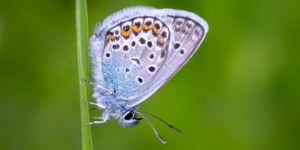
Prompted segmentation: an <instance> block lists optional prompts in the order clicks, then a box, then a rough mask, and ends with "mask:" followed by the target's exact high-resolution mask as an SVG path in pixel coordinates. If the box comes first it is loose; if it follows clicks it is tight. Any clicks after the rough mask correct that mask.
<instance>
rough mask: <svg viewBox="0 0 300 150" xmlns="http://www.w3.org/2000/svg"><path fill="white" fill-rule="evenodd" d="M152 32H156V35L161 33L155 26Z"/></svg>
mask: <svg viewBox="0 0 300 150" xmlns="http://www.w3.org/2000/svg"><path fill="white" fill-rule="evenodd" d="M152 30H153V32H154V33H155V34H158V33H159V31H158V30H157V29H156V27H155V26H153V28H152Z"/></svg>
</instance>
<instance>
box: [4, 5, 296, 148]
mask: <svg viewBox="0 0 300 150" xmlns="http://www.w3.org/2000/svg"><path fill="white" fill-rule="evenodd" d="M299 4H300V1H296V0H261V1H243V0H230V1H222V0H201V1H199V0H185V1H179V0H174V1H167V0H153V1H135V0H127V1H124V0H115V1H99V0H88V1H87V8H88V14H89V15H88V17H89V25H88V27H85V29H84V30H82V31H84V32H86V31H87V28H89V29H90V30H89V33H88V34H87V33H86V34H85V35H83V37H84V38H85V37H86V36H87V35H92V33H93V29H94V27H95V24H96V23H98V22H99V21H102V20H103V19H105V18H106V17H107V16H108V15H110V14H112V13H114V12H116V11H118V10H120V9H123V8H125V7H128V6H135V5H152V6H155V7H157V8H174V9H183V10H188V11H191V12H194V13H196V14H198V15H200V16H201V17H203V18H204V19H205V20H206V21H207V22H208V24H209V26H210V28H209V29H210V30H209V32H208V34H207V37H206V38H205V39H204V41H203V44H202V45H201V46H200V48H199V50H198V51H197V52H196V53H195V55H194V56H193V58H191V60H190V61H189V62H188V63H187V64H186V65H185V66H184V67H183V68H182V69H181V70H180V71H179V72H178V73H177V74H176V75H175V76H174V77H173V78H172V79H171V80H170V81H169V82H168V83H167V84H166V85H165V86H164V87H163V88H162V89H161V90H159V91H158V92H157V93H156V94H155V95H154V96H152V97H151V98H150V99H148V100H147V101H145V102H144V103H142V104H141V105H139V107H138V109H141V110H145V111H148V112H150V113H153V114H155V115H157V116H158V117H160V118H162V119H164V120H165V121H167V122H168V123H170V124H171V125H173V126H175V127H177V128H179V129H181V130H183V133H182V134H181V133H177V132H176V131H174V130H172V129H169V128H168V127H167V126H166V125H164V124H163V123H161V122H159V121H157V120H156V119H154V118H152V117H148V118H149V120H150V121H151V122H152V124H153V125H154V126H155V128H156V129H157V131H158V132H159V134H160V135H161V136H162V137H163V138H164V139H165V140H166V141H167V143H168V144H167V145H163V144H162V143H161V142H160V141H159V140H158V139H157V138H156V136H155V134H154V133H153V131H152V129H151V127H150V126H149V125H148V123H147V122H146V121H145V120H142V121H141V123H140V124H139V125H138V126H136V127H134V128H122V127H120V126H119V125H118V122H117V120H115V119H110V120H108V121H107V122H106V123H105V124H98V125H92V133H93V146H94V149H109V150H119V149H122V150H127V149H130V150H133V149H143V150H147V149H149V150H153V149H155V150H159V149H164V150H165V149H170V150H171V149H172V150H174V149H191V150H195V149H203V150H221V149H222V150H227V149H228V150H241V149H242V150H268V149H272V150H283V149H284V150H285V149H288V150H294V149H300V144H299V141H300V128H299V126H300V119H299V118H300V109H299V108H300V101H299V100H300V94H299V85H300V78H299V77H300V71H299V68H300V61H299V58H300V51H299V49H300V45H299V35H300V30H299V27H300V19H299V16H300V11H299ZM83 6H84V5H83ZM75 8H76V5H75V2H74V0H69V1H66V0H43V1H40V0H30V1H24V0H2V1H0V78H1V82H0V114H1V125H0V145H1V149H7V150H20V149H22V150H27V149H28V150H41V149H43V150H69V149H72V150H80V149H82V147H81V146H84V145H82V139H81V125H82V124H83V122H82V123H81V122H80V119H81V118H80V116H81V114H80V105H84V106H85V107H82V108H84V109H85V110H83V109H82V108H81V109H82V111H84V112H86V113H87V111H88V109H87V105H86V104H83V103H82V102H81V101H80V99H79V97H80V94H81V93H82V91H80V89H79V88H78V81H79V78H80V77H81V75H80V76H78V67H77V65H78V62H77V59H76V58H77V53H76V46H77V45H76V15H75ZM83 12H85V11H83ZM80 37H81V36H80ZM84 42H87V41H84ZM82 47H84V48H85V50H83V53H85V55H82V58H83V59H82V60H83V66H85V67H83V68H84V69H85V70H84V71H83V72H82V73H83V78H86V79H89V77H88V76H87V75H88V68H87V67H86V66H87V64H84V63H87V61H88V60H87V56H86V55H87V53H86V50H87V49H86V48H87V47H88V44H87V43H86V45H83V46H82ZM80 83H81V84H83V85H85V86H86V87H85V88H84V89H86V88H87V86H88V84H87V83H84V82H81V81H80ZM90 90H91V88H90ZM82 95H84V97H81V99H87V98H89V96H90V95H92V93H91V92H89V93H87V92H85V94H83V93H82V94H81V96H82ZM88 100H89V101H94V99H88ZM90 113H91V116H97V117H98V116H101V113H102V111H101V110H94V111H91V112H90ZM85 119H89V117H88V116H86V118H85ZM82 121H84V120H82ZM86 121H88V120H86ZM86 128H88V126H87V127H86ZM86 133H87V132H86Z"/></svg>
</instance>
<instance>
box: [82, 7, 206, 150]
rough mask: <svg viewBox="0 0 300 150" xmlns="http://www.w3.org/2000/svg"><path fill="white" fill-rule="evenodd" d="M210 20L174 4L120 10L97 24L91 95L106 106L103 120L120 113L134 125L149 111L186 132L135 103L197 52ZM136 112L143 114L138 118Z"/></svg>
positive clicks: (92, 44)
mask: <svg viewBox="0 0 300 150" xmlns="http://www.w3.org/2000/svg"><path fill="white" fill-rule="evenodd" d="M207 32H208V24H207V23H206V21H205V20H204V19H202V18H201V17H199V16H198V15H196V14H194V13H191V12H187V11H183V10H174V9H155V8H154V7H147V6H136V7H128V8H125V9H123V10H120V11H118V12H116V13H114V14H112V15H111V16H109V17H107V18H106V19H105V20H104V21H103V22H101V23H100V24H98V25H97V26H96V28H95V32H94V34H93V36H92V37H91V38H90V49H91V51H90V56H91V58H92V64H93V73H94V74H93V76H91V78H92V80H93V81H94V82H91V81H88V80H85V79H81V80H84V81H87V82H89V83H90V84H92V85H94V94H93V97H94V98H95V99H96V103H93V102H87V101H84V100H83V102H86V103H89V104H92V105H96V106H97V108H96V109H104V112H103V114H102V117H94V118H96V119H101V120H102V121H94V122H91V123H87V125H90V124H99V123H104V122H106V121H107V120H109V118H110V116H112V117H115V118H118V119H119V124H120V125H121V126H123V127H133V126H135V125H137V124H138V123H139V121H140V120H141V119H142V118H144V119H145V120H147V122H148V123H149V124H150V125H151V127H152V128H153V130H154V132H155V134H156V135H157V137H158V138H159V139H160V140H161V142H163V143H164V144H166V141H165V140H164V139H163V138H162V137H161V136H160V135H159V134H158V133H157V131H156V130H155V128H154V127H153V125H152V124H151V122H150V121H149V120H148V119H147V118H146V116H144V115H143V114H142V113H145V114H148V115H151V116H153V117H155V118H157V119H159V120H161V121H162V122H164V123H165V124H166V125H168V126H169V127H170V128H172V129H174V130H176V131H179V132H182V131H181V130H179V129H177V128H175V127H173V126H171V125H169V124H168V123H166V122H165V121H163V120H162V119H160V118H158V117H156V116H154V115H152V114H150V113H148V112H145V111H141V110H137V109H136V106H137V105H138V104H140V103H142V102H144V101H145V100H146V99H148V98H149V97H150V96H152V95H153V94H154V93H155V92H157V91H158V90H159V89H160V88H161V87H162V86H163V85H164V84H166V83H167V82H168V81H169V80H170V79H171V78H172V77H173V76H174V75H175V74H176V72H178V71H179V70H180V68H181V67H182V66H183V65H185V63H187V61H188V60H189V59H190V58H191V57H192V55H193V54H194V53H195V52H196V50H197V49H198V47H199V46H200V44H201V43H202V41H203V39H204V37H205V35H206V33H207ZM137 114H139V115H140V116H142V118H137Z"/></svg>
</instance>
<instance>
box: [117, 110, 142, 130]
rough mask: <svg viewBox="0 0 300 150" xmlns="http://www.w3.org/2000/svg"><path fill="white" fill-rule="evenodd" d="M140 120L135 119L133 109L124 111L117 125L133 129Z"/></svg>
mask: <svg viewBox="0 0 300 150" xmlns="http://www.w3.org/2000/svg"><path fill="white" fill-rule="evenodd" d="M141 119H142V118H137V115H136V112H135V107H132V108H129V109H124V110H123V111H122V115H121V117H120V120H119V123H120V125H121V126H123V127H134V126H136V125H138V123H139V121H140V120H141Z"/></svg>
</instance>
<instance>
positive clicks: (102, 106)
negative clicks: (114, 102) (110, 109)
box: [81, 100, 106, 109]
mask: <svg viewBox="0 0 300 150" xmlns="http://www.w3.org/2000/svg"><path fill="white" fill-rule="evenodd" d="M81 101H82V102H84V103H88V104H91V105H96V106H98V107H100V108H102V109H106V106H104V105H101V104H98V103H92V102H88V101H85V100H81Z"/></svg>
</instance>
